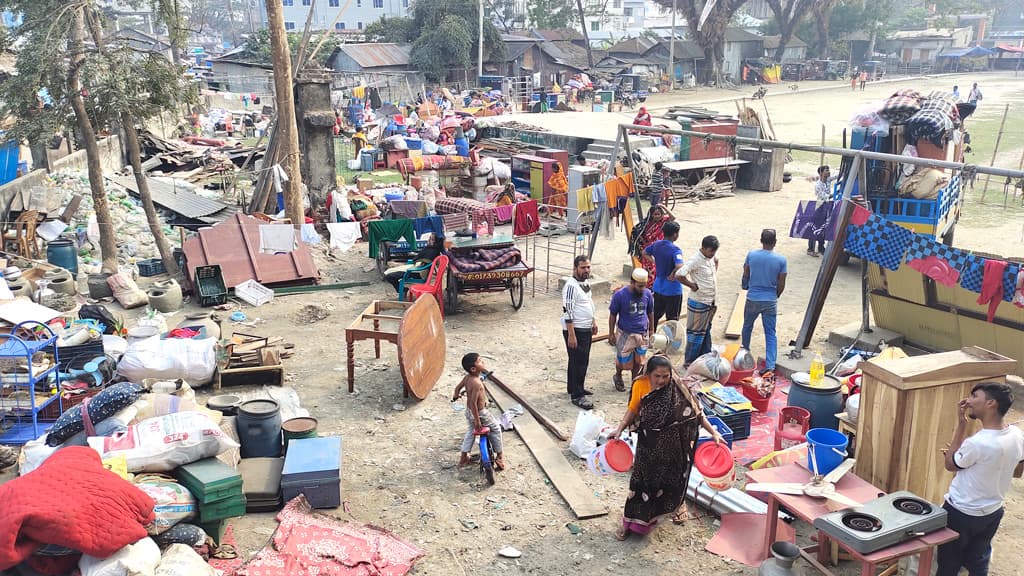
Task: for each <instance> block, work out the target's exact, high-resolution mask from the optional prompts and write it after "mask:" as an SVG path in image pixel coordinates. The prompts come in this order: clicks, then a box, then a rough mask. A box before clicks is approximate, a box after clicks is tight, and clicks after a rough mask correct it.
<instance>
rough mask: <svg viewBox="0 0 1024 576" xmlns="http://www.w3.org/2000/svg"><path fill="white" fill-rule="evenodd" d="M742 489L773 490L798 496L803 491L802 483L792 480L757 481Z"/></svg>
mask: <svg viewBox="0 0 1024 576" xmlns="http://www.w3.org/2000/svg"><path fill="white" fill-rule="evenodd" d="M744 490H746V491H747V492H774V493H775V494H792V495H793V496H800V495H802V494H803V493H804V485H803V484H794V483H792V482H758V483H756V484H747V487H746V488H744Z"/></svg>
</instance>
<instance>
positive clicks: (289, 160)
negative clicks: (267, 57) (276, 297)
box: [267, 2, 305, 229]
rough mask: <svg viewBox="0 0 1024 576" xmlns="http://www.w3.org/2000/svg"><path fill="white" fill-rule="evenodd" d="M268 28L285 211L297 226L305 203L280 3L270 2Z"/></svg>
mask: <svg viewBox="0 0 1024 576" xmlns="http://www.w3.org/2000/svg"><path fill="white" fill-rule="evenodd" d="M267 27H268V28H269V29H270V48H271V51H272V60H273V65H274V96H275V97H276V100H277V121H278V126H277V130H278V131H277V138H280V139H281V142H280V146H281V148H280V150H281V152H280V154H279V157H281V158H283V159H284V162H283V167H284V171H285V173H286V174H288V183H287V186H286V187H285V192H284V206H285V214H286V215H287V216H288V218H290V219H291V221H292V225H293V226H295V228H296V229H298V228H299V227H301V226H302V224H303V222H305V210H304V208H303V203H302V173H301V169H300V168H299V128H298V125H297V124H296V118H295V92H294V88H293V80H292V59H291V55H290V50H289V48H288V33H287V32H285V29H284V11H283V8H282V6H281V4H280V3H279V2H267Z"/></svg>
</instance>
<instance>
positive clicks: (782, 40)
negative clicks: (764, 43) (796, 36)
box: [775, 22, 793, 63]
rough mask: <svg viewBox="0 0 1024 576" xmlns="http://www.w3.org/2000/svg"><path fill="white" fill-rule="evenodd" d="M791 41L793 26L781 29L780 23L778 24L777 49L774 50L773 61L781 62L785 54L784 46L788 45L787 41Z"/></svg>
mask: <svg viewBox="0 0 1024 576" xmlns="http://www.w3.org/2000/svg"><path fill="white" fill-rule="evenodd" d="M792 39H793V26H792V25H787V26H786V27H783V26H782V23H781V22H780V23H779V47H778V48H776V49H775V61H776V62H780V63H781V62H782V56H783V55H784V54H785V53H786V45H787V44H789V41H790V40H792Z"/></svg>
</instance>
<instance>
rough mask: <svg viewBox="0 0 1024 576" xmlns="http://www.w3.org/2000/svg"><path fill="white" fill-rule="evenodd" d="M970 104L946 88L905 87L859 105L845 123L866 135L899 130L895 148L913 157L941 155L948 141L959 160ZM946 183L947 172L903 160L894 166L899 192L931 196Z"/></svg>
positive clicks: (941, 156) (969, 113)
mask: <svg viewBox="0 0 1024 576" xmlns="http://www.w3.org/2000/svg"><path fill="white" fill-rule="evenodd" d="M975 107H976V106H975V104H971V103H968V102H960V101H959V100H958V98H957V97H956V96H954V95H953V94H951V93H949V92H943V91H933V92H930V93H928V94H922V93H920V92H918V91H916V90H912V89H906V90H900V91H898V92H896V93H894V94H893V95H892V96H890V97H889V98H888V99H886V100H884V101H882V102H876V103H874V104H872V105H870V106H868V107H866V108H865V109H863V110H861V111H860V112H858V113H857V114H856V115H854V117H853V118H852V119H851V120H850V125H851V126H853V127H854V128H861V129H864V130H866V131H867V132H868V134H869V135H872V136H874V135H878V136H886V135H889V134H890V133H896V132H899V133H900V137H901V139H902V141H903V143H904V146H903V147H902V151H901V153H902V154H903V155H905V156H910V157H914V158H917V157H925V158H936V159H940V160H945V159H946V158H947V155H946V153H945V150H946V147H947V145H949V144H952V145H953V146H955V147H957V148H956V157H955V159H956V160H957V161H959V158H960V157H961V156H962V152H961V148H960V146H961V145H966V144H969V143H970V137H969V136H968V135H967V133H966V131H965V129H964V120H966V119H967V118H968V117H969V116H970V115H971V114H973V113H974V110H975ZM936 151H937V152H939V153H938V154H937V153H936ZM948 183H949V176H948V175H946V174H944V173H943V172H942V171H941V170H937V169H932V168H924V167H918V166H914V165H911V164H904V165H901V167H900V170H899V171H898V174H897V180H896V187H897V188H898V189H899V191H900V193H901V194H902V195H905V196H913V197H914V198H920V199H934V198H936V197H937V196H938V194H939V191H940V190H941V189H942V188H943V187H945V186H946V185H947V184H948Z"/></svg>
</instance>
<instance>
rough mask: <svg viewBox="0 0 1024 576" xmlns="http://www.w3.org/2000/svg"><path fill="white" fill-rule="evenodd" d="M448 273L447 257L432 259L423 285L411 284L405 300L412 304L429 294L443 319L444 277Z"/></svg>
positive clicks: (441, 256)
mask: <svg viewBox="0 0 1024 576" xmlns="http://www.w3.org/2000/svg"><path fill="white" fill-rule="evenodd" d="M447 271H448V257H447V256H445V255H444V254H442V255H440V256H438V257H437V258H434V261H433V262H431V264H430V274H429V275H428V276H427V281H426V282H424V283H423V284H413V285H412V286H409V289H408V290H407V291H406V299H408V300H409V301H410V302H414V301H416V300H417V299H419V297H420V296H423V295H424V294H430V295H432V296H433V297H434V299H435V300H437V305H438V306H440V307H441V317H442V318H444V275H445V273H446V272H447Z"/></svg>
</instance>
